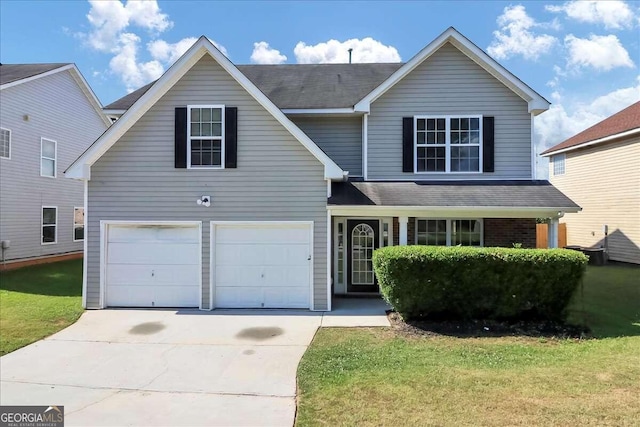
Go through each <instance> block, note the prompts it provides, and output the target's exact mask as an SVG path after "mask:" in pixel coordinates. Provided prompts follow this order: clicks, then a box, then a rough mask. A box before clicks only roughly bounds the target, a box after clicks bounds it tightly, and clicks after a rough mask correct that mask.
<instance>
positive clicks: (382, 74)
mask: <svg viewBox="0 0 640 427" xmlns="http://www.w3.org/2000/svg"><path fill="white" fill-rule="evenodd" d="M402 65H403V64H401V63H391V64H386V63H376V64H283V65H238V69H239V70H240V71H241V72H242V73H243V74H244V75H245V76H247V78H248V79H249V80H251V82H252V83H253V84H255V85H256V86H257V87H258V89H260V90H261V91H262V93H264V94H265V95H266V96H267V97H268V98H269V99H270V100H271V101H272V102H273V103H274V104H275V105H276V106H277V107H278V108H281V109H298V108H300V109H308V108H350V107H353V106H354V105H355V104H356V103H357V102H358V101H360V100H361V99H362V98H364V97H365V96H366V95H367V94H368V93H369V92H371V91H372V90H373V89H375V88H376V87H377V86H379V85H380V84H381V83H382V82H383V81H385V80H386V79H387V78H388V77H389V76H390V75H391V74H393V73H394V72H395V71H397V70H398V69H399V68H400V67H401V66H402ZM153 83H155V82H152V83H149V84H148V85H146V86H143V87H141V88H140V89H138V90H136V91H134V92H131V93H130V94H128V95H126V96H124V97H122V98H120V99H118V100H117V101H114V102H112V103H111V104H109V105H107V106H106V107H105V109H110V110H126V109H128V108H129V107H131V105H133V103H134V102H135V101H137V100H138V99H139V98H140V97H141V96H142V95H144V94H145V92H146V91H147V90H149V88H150V87H151V86H152V85H153Z"/></svg>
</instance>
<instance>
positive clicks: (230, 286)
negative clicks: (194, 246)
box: [212, 223, 313, 308]
mask: <svg viewBox="0 0 640 427" xmlns="http://www.w3.org/2000/svg"><path fill="white" fill-rule="evenodd" d="M212 228H213V231H212V238H213V239H214V240H213V242H214V244H213V249H214V252H213V259H214V263H213V275H214V287H215V302H214V304H215V306H216V307H219V308H309V307H310V286H311V279H310V274H311V263H312V262H313V261H312V259H311V254H312V244H311V242H312V239H311V233H312V225H311V224H307V223H277V224H269V223H252V224H244V225H243V224H229V225H226V224H214V225H212Z"/></svg>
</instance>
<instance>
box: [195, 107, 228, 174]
mask: <svg viewBox="0 0 640 427" xmlns="http://www.w3.org/2000/svg"><path fill="white" fill-rule="evenodd" d="M187 114H188V117H187V121H188V123H189V128H188V130H187V132H188V135H187V144H188V146H187V156H188V159H187V164H188V165H189V168H194V169H195V168H223V163H222V159H224V144H223V141H224V105H190V106H189V107H188V108H187Z"/></svg>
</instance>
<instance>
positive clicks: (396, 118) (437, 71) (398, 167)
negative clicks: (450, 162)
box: [368, 43, 531, 180]
mask: <svg viewBox="0 0 640 427" xmlns="http://www.w3.org/2000/svg"><path fill="white" fill-rule="evenodd" d="M457 114H460V115H465V114H466V115H478V114H481V115H484V116H494V117H495V157H494V159H495V172H492V173H483V174H478V173H474V174H468V173H467V174H460V173H458V174H454V173H448V174H445V173H436V174H434V173H431V174H414V173H404V172H402V118H403V117H412V116H414V115H457ZM368 178H369V179H440V180H442V179H492V178H496V179H513V178H531V115H530V114H529V113H528V111H527V102H525V101H524V100H523V99H522V98H520V97H519V96H518V95H516V94H515V93H514V92H512V91H511V90H510V89H509V88H507V87H506V86H505V85H503V84H502V83H501V82H500V81H498V80H497V79H496V78H494V77H493V76H491V75H490V74H489V73H488V72H487V71H485V70H484V69H483V68H481V67H480V66H479V65H478V64H476V63H475V62H473V61H472V60H471V59H469V58H468V57H467V56H466V55H464V54H463V53H462V52H460V51H459V50H458V49H456V48H455V47H454V46H452V45H451V44H449V43H447V44H445V45H444V46H443V47H442V48H441V49H440V50H438V51H437V52H436V53H434V54H433V55H432V56H431V57H430V58H428V59H427V60H425V61H424V62H423V63H422V64H420V65H419V66H418V67H416V69H414V70H413V71H412V72H411V73H409V74H408V75H407V76H405V77H404V78H403V79H402V80H400V81H399V82H398V83H397V84H396V85H395V86H393V87H392V88H391V89H389V90H388V91H387V92H386V93H385V94H384V95H382V96H381V97H380V98H378V99H377V100H376V101H375V102H373V103H372V104H371V114H370V116H369V128H368Z"/></svg>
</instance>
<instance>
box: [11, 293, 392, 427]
mask: <svg viewBox="0 0 640 427" xmlns="http://www.w3.org/2000/svg"><path fill="white" fill-rule="evenodd" d="M351 301H356V300H351ZM370 301H375V300H370ZM376 304H379V303H378V302H370V303H369V304H367V303H364V304H361V305H358V304H357V303H355V304H353V303H352V307H351V308H349V303H346V304H343V305H342V306H340V304H339V303H338V305H337V306H336V311H334V312H331V313H326V314H325V313H314V312H309V311H290V310H287V311H277V310H274V311H249V310H216V311H214V312H202V311H198V310H179V311H175V310H98V311H87V312H85V314H83V316H82V317H81V318H80V320H79V321H78V322H76V323H75V324H74V325H72V326H70V327H68V328H67V329H65V330H63V331H61V332H59V333H57V334H55V335H52V336H51V337H49V338H47V339H44V340H42V341H39V342H37V343H34V344H32V345H29V346H27V347H25V348H22V349H20V350H17V351H15V352H13V353H10V354H8V355H6V356H3V357H2V358H0V379H1V382H0V404H2V405H64V407H65V422H66V425H68V426H74V425H77V426H113V425H122V426H125V425H130V426H168V425H171V426H204V425H209V426H211V425H220V426H222V425H224V426H230V425H251V426H258V425H266V426H285V425H292V424H293V421H294V417H295V409H296V403H295V396H296V370H297V366H298V363H299V362H300V359H301V358H302V355H303V354H304V352H305V350H306V348H307V346H308V345H309V344H310V342H311V340H312V339H313V336H314V335H315V332H316V330H317V329H318V327H320V326H321V325H322V326H385V322H386V316H384V309H383V307H382V306H380V305H376ZM358 319H360V321H358ZM386 325H388V322H387V323H386Z"/></svg>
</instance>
